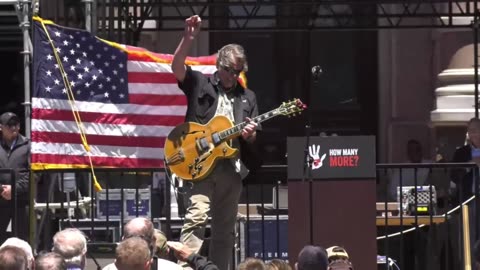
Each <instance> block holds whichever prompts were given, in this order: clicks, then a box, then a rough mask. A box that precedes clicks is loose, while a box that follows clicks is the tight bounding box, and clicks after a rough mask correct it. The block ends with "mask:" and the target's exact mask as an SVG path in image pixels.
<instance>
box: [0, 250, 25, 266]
mask: <svg viewBox="0 0 480 270" xmlns="http://www.w3.org/2000/svg"><path fill="white" fill-rule="evenodd" d="M0 269H1V270H27V269H28V258H27V254H25V252H24V251H23V250H22V249H21V248H19V247H13V246H6V247H3V248H1V249H0Z"/></svg>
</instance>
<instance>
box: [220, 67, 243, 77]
mask: <svg viewBox="0 0 480 270" xmlns="http://www.w3.org/2000/svg"><path fill="white" fill-rule="evenodd" d="M222 69H223V70H225V71H226V72H228V73H230V74H231V75H236V76H238V75H240V73H242V71H243V69H240V70H236V69H234V68H231V67H222Z"/></svg>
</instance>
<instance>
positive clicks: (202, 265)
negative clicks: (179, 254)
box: [187, 253, 218, 270]
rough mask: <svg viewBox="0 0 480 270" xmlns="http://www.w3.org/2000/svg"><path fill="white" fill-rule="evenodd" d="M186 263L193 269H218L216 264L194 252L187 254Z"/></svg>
mask: <svg viewBox="0 0 480 270" xmlns="http://www.w3.org/2000/svg"><path fill="white" fill-rule="evenodd" d="M187 263H188V265H190V267H192V268H193V269H194V270H218V266H217V265H215V264H214V263H213V262H211V261H209V260H207V258H205V257H203V256H201V255H198V254H196V253H192V254H191V255H190V256H188V258H187Z"/></svg>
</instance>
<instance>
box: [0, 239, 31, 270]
mask: <svg viewBox="0 0 480 270" xmlns="http://www.w3.org/2000/svg"><path fill="white" fill-rule="evenodd" d="M4 247H18V248H21V249H22V250H23V252H25V255H27V260H28V269H33V266H34V265H35V257H33V251H32V247H31V246H30V244H29V243H27V242H26V241H25V240H22V239H20V238H17V237H10V238H8V239H7V240H6V241H5V242H3V244H2V245H1V246H0V249H2V248H4Z"/></svg>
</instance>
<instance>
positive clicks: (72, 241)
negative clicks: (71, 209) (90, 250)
mask: <svg viewBox="0 0 480 270" xmlns="http://www.w3.org/2000/svg"><path fill="white" fill-rule="evenodd" d="M52 251H53V252H55V253H58V254H60V255H61V256H62V257H63V258H64V259H65V263H66V264H67V269H70V270H83V269H85V266H86V254H87V238H86V237H85V235H84V234H83V233H82V232H81V231H80V230H78V229H74V228H67V229H64V230H62V231H59V232H57V233H56V234H55V235H54V236H53V248H52Z"/></svg>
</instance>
